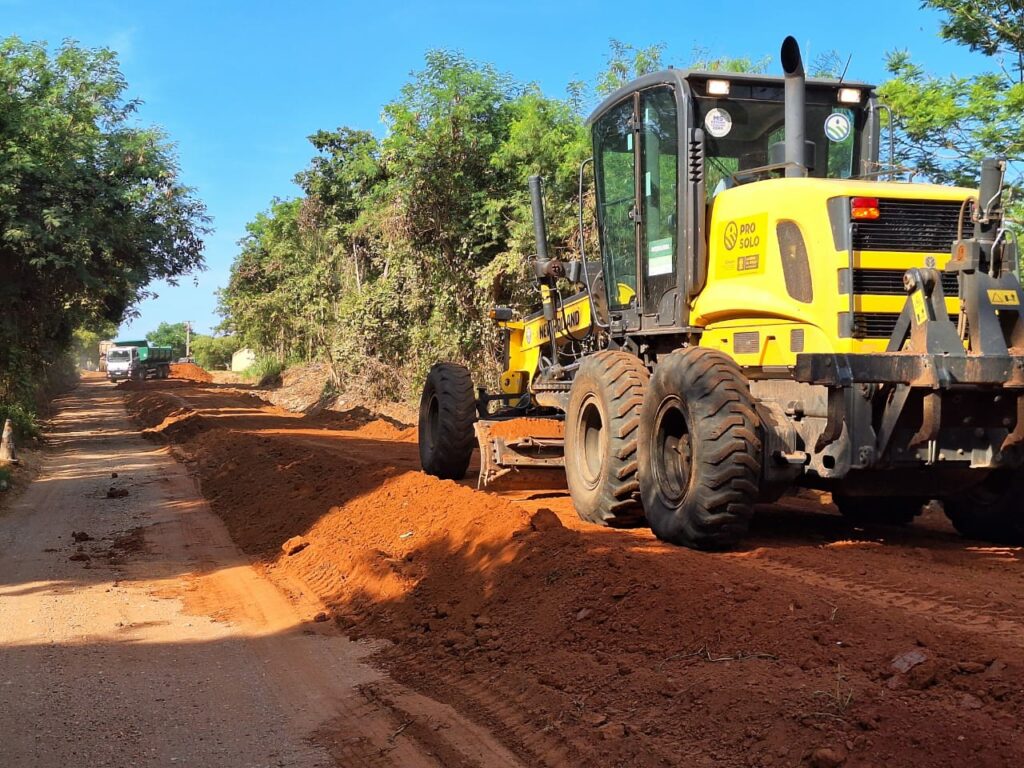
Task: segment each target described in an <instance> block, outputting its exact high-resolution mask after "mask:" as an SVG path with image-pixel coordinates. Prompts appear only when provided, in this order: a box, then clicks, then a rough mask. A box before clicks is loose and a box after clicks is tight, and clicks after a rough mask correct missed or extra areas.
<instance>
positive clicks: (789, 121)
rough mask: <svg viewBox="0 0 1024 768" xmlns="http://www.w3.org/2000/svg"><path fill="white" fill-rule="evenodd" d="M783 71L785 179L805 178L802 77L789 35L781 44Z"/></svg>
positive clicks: (797, 49) (797, 47) (797, 50)
mask: <svg viewBox="0 0 1024 768" xmlns="http://www.w3.org/2000/svg"><path fill="white" fill-rule="evenodd" d="M781 58H782V71H783V72H784V73H785V75H786V155H785V159H786V162H787V163H794V165H790V166H788V167H787V168H786V176H805V175H807V166H806V163H807V145H806V143H805V142H806V131H805V129H804V117H805V109H804V101H805V91H806V85H805V82H804V81H805V78H804V62H803V59H802V58H801V56H800V44H799V43H797V41H796V38H794V37H793V36H792V35H790V36H788V37H787V38H786V39H785V40H783V41H782V54H781Z"/></svg>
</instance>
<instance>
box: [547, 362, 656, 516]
mask: <svg viewBox="0 0 1024 768" xmlns="http://www.w3.org/2000/svg"><path fill="white" fill-rule="evenodd" d="M649 378H650V374H649V373H648V372H647V368H646V367H644V364H643V363H642V362H641V361H640V359H639V358H637V357H636V356H635V355H631V354H629V353H628V352H621V351H618V350H605V351H603V352H597V353H595V354H593V355H590V356H589V357H587V358H586V359H585V360H584V361H583V364H582V365H580V369H579V371H577V372H576V377H575V378H574V379H573V382H572V390H571V391H570V394H569V408H568V410H567V411H566V414H565V478H566V482H567V484H568V486H569V495H570V496H572V503H573V506H574V507H575V508H576V514H578V515H579V516H580V517H581V518H582V519H583V520H586V521H588V522H591V523H597V524H598V525H613V526H616V527H619V528H624V527H629V526H636V525H641V524H642V523H643V520H644V513H643V509H642V508H641V506H640V484H639V482H638V481H637V477H636V472H637V460H636V458H637V457H636V448H637V435H638V434H639V427H640V407H641V406H642V404H643V395H644V388H645V387H646V386H647V381H648V380H649Z"/></svg>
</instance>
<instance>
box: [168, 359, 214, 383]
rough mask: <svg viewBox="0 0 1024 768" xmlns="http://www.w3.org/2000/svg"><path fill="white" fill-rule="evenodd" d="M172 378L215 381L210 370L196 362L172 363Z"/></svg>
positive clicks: (205, 381) (201, 381) (203, 381)
mask: <svg viewBox="0 0 1024 768" xmlns="http://www.w3.org/2000/svg"><path fill="white" fill-rule="evenodd" d="M171 378H172V379H187V380H188V381H198V382H200V383H202V384H209V383H210V382H212V381H213V376H211V375H210V373H209V371H206V370H205V369H203V368H200V367H199V366H198V365H196V364H195V363H171Z"/></svg>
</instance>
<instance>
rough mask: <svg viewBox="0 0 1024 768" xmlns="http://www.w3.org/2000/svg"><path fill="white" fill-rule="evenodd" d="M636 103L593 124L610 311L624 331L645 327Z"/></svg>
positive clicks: (623, 104)
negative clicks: (640, 270) (641, 293)
mask: <svg viewBox="0 0 1024 768" xmlns="http://www.w3.org/2000/svg"><path fill="white" fill-rule="evenodd" d="M637 102H638V94H635V93H634V94H632V95H630V96H628V97H627V98H625V99H624V100H623V101H621V102H619V103H618V104H616V105H614V106H612V107H611V108H610V109H609V110H608V111H607V112H605V114H604V115H602V116H601V117H600V118H598V120H597V121H596V122H595V123H594V129H593V136H594V178H595V181H596V184H597V189H596V194H597V223H598V230H599V232H600V240H601V261H602V266H603V269H604V285H605V292H606V294H607V299H608V310H609V312H610V314H611V318H612V321H613V323H614V324H617V325H618V326H619V328H620V329H621V330H637V329H639V328H640V296H639V295H638V290H637V288H638V284H637V275H638V270H637V239H638V237H639V222H640V201H639V199H638V197H637V168H638V165H637V156H638V152H637V135H638V132H637V125H638V123H637V119H636V118H637Z"/></svg>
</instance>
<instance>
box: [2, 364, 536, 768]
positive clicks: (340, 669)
mask: <svg viewBox="0 0 1024 768" xmlns="http://www.w3.org/2000/svg"><path fill="white" fill-rule="evenodd" d="M59 406H60V412H59V415H58V416H57V417H56V418H55V420H54V421H53V423H52V424H51V425H50V429H49V433H48V442H49V443H50V446H51V447H50V449H49V451H48V452H47V456H46V458H45V461H44V465H43V468H42V472H41V475H40V477H39V479H38V480H37V481H36V482H35V483H33V484H32V485H31V486H30V487H29V489H28V490H27V491H26V492H25V493H24V495H23V496H22V497H21V498H20V499H19V500H18V501H17V502H16V504H15V505H14V506H13V507H12V508H10V509H8V510H7V511H6V512H4V513H0V765H3V766H5V767H6V766H10V767H11V768H21V767H23V766H40V767H42V766H46V767H50V766H54V767H60V768H65V767H66V766H79V765H82V766H141V765H155V766H156V765H158V766H169V765H192V766H203V767H205V766H218V768H220V767H222V766H239V767H242V766H246V767H247V768H248V767H252V766H304V767H305V766H333V765H343V766H375V765H382V766H383V765H386V766H395V765H401V766H407V765H408V766H438V765H500V766H513V765H518V764H519V763H518V761H517V760H516V759H515V758H514V757H513V756H512V754H511V753H510V752H508V751H507V750H506V749H505V748H504V747H502V746H500V745H499V744H498V743H497V742H496V741H495V740H494V739H493V738H492V737H491V736H490V735H489V734H488V733H487V732H486V730H485V729H483V728H481V727H479V726H476V725H473V724H471V723H469V722H467V721H466V720H465V719H463V718H462V717H461V716H459V715H457V714H456V713H455V712H454V711H453V710H452V709H451V708H450V707H448V706H446V705H443V704H439V703H437V702H435V701H433V700H431V699H429V698H427V697H424V696H421V695H418V694H415V693H413V692H412V691H410V690H408V689H407V688H405V687H403V686H401V685H399V684H397V683H395V682H393V681H392V680H390V679H389V678H388V677H387V675H386V674H385V673H384V672H382V671H381V670H380V669H379V668H377V667H375V666H371V665H369V664H368V663H367V657H368V656H369V655H370V654H371V653H373V652H374V650H375V645H374V644H372V643H368V642H353V641H351V640H349V639H348V638H347V637H345V635H344V633H342V632H341V631H340V630H339V628H338V627H337V626H336V625H335V624H334V623H333V622H328V621H323V620H322V619H325V618H326V614H324V613H322V611H323V606H322V604H321V603H320V602H319V600H318V599H317V598H316V597H315V596H313V595H312V593H309V592H304V591H303V590H302V589H301V588H294V589H288V584H287V582H286V581H283V580H279V582H278V586H275V585H274V584H272V583H271V582H270V581H268V580H267V578H266V577H265V576H264V575H263V574H262V573H261V572H259V571H258V570H256V569H254V568H253V567H252V566H251V565H250V560H249V558H248V557H246V556H245V555H244V554H243V553H241V552H240V551H239V550H238V549H237V548H236V547H235V546H234V545H233V544H232V542H231V539H230V536H229V534H228V532H227V530H226V529H225V527H224V524H223V523H222V522H221V521H220V520H219V519H218V518H217V517H216V516H215V515H213V514H212V513H211V512H210V509H209V507H208V506H207V504H206V503H205V501H203V500H202V498H201V497H200V496H199V495H198V493H197V491H196V488H195V484H194V482H193V480H192V478H190V477H189V475H188V474H187V473H186V471H185V470H184V469H183V468H182V467H181V465H179V464H178V463H177V462H175V461H174V459H173V458H171V456H170V455H169V454H168V453H167V451H166V449H163V448H161V447H160V446H157V445H153V444H152V443H148V442H145V441H143V440H141V439H140V438H139V436H138V432H137V429H136V428H135V427H134V426H133V425H131V424H130V423H129V421H128V419H127V417H126V414H125V413H124V409H123V405H122V396H121V393H119V392H117V391H116V390H115V389H113V388H112V387H111V386H110V385H109V384H107V383H106V382H103V381H102V380H95V379H94V380H90V381H86V382H85V383H84V384H83V385H82V386H81V387H80V388H79V389H78V390H77V391H76V392H75V393H73V394H72V395H70V396H68V397H67V398H65V399H64V400H63V401H62V402H61V403H59ZM257 491H258V489H255V488H253V489H248V490H247V491H246V492H247V493H254V492H257ZM280 587H284V588H285V589H286V590H287V591H285V592H283V591H282V590H281V588H280ZM317 614H320V616H319V617H318V615H317ZM318 619H320V620H318Z"/></svg>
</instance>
